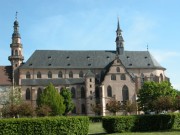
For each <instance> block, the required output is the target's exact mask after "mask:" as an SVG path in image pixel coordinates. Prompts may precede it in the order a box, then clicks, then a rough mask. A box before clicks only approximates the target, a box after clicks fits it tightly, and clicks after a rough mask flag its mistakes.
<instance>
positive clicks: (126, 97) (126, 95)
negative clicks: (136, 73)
mask: <svg viewBox="0 0 180 135" xmlns="http://www.w3.org/2000/svg"><path fill="white" fill-rule="evenodd" d="M122 98H123V101H127V100H129V90H128V87H127V86H126V85H124V86H123V88H122Z"/></svg>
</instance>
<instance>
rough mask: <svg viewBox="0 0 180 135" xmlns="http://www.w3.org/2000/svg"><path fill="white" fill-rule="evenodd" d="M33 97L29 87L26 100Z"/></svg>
mask: <svg viewBox="0 0 180 135" xmlns="http://www.w3.org/2000/svg"><path fill="white" fill-rule="evenodd" d="M30 99H31V91H30V89H29V88H27V89H26V100H30Z"/></svg>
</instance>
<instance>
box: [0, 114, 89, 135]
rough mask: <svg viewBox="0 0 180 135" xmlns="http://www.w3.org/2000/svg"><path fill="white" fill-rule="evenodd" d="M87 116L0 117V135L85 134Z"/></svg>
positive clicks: (87, 123)
mask: <svg viewBox="0 0 180 135" xmlns="http://www.w3.org/2000/svg"><path fill="white" fill-rule="evenodd" d="M88 128H89V118H88V117H82V116H81V117H44V118H19V119H0V135H87V134H88Z"/></svg>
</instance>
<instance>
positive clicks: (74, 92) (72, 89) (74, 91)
mask: <svg viewBox="0 0 180 135" xmlns="http://www.w3.org/2000/svg"><path fill="white" fill-rule="evenodd" d="M71 94H72V98H76V90H75V88H74V87H72V88H71Z"/></svg>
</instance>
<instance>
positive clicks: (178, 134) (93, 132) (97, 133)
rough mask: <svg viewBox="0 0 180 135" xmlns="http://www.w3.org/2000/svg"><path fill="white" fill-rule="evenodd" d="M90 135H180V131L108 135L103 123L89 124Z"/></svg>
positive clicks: (115, 134)
mask: <svg viewBox="0 0 180 135" xmlns="http://www.w3.org/2000/svg"><path fill="white" fill-rule="evenodd" d="M89 135H180V130H176V131H175V130H174V131H164V132H141V133H140V132H137V133H114V134H107V133H106V132H105V131H104V129H103V127H102V123H90V124H89Z"/></svg>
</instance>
